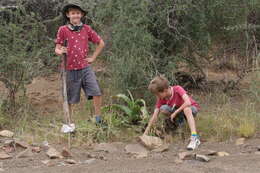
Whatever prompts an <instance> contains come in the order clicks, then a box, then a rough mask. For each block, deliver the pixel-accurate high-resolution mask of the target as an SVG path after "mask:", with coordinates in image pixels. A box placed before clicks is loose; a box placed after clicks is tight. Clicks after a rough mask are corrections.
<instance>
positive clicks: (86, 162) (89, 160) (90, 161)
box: [82, 158, 96, 164]
mask: <svg viewBox="0 0 260 173" xmlns="http://www.w3.org/2000/svg"><path fill="white" fill-rule="evenodd" d="M95 160H96V159H94V158H93V159H88V160H85V161H83V162H82V163H84V164H91V163H93V162H94V161H95Z"/></svg>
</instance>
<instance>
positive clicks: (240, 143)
mask: <svg viewBox="0 0 260 173" xmlns="http://www.w3.org/2000/svg"><path fill="white" fill-rule="evenodd" d="M245 140H246V139H245V138H239V139H237V140H236V145H243V144H244V143H245Z"/></svg>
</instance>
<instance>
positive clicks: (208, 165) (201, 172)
mask: <svg viewBox="0 0 260 173" xmlns="http://www.w3.org/2000/svg"><path fill="white" fill-rule="evenodd" d="M0 93H5V91H4V88H3V86H2V85H0ZM27 94H28V96H29V98H30V99H31V101H32V103H33V105H35V106H37V107H38V108H39V109H40V111H41V112H42V113H43V114H44V113H46V114H48V113H53V112H56V111H59V110H60V108H61V103H62V99H61V96H60V81H59V74H53V75H51V76H49V77H46V78H36V79H35V80H34V81H33V82H32V84H30V85H29V86H28V88H27ZM187 142H188V141H186V142H185V143H182V142H177V143H176V142H175V143H172V144H171V145H170V148H169V150H168V151H166V152H163V153H154V152H149V154H148V157H146V158H140V159H136V158H133V157H132V156H131V155H128V154H126V152H125V151H124V148H125V146H126V145H127V144H126V143H112V145H113V146H115V148H117V150H116V151H114V152H112V153H110V152H95V151H94V150H92V149H86V148H73V149H72V150H71V152H72V154H73V157H72V159H73V160H75V161H76V164H73V165H71V164H66V163H65V159H52V160H50V159H49V158H48V157H47V155H46V153H45V152H44V151H41V152H40V153H34V154H33V156H31V157H25V158H12V159H7V160H0V168H1V166H2V168H3V170H2V171H1V169H0V172H8V173H31V172H33V173H58V172H63V173H71V172H74V173H83V172H84V173H85V172H91V173H92V172H93V173H104V172H109V173H146V172H150V173H170V172H181V173H191V172H192V173H222V172H228V173H230V172H231V173H232V172H234V173H245V172H246V173H259V172H260V151H258V149H257V147H258V146H260V135H259V137H255V138H253V139H248V140H246V141H245V143H244V144H243V145H239V146H237V145H235V142H234V141H229V142H226V143H217V142H214V143H211V142H203V143H202V145H201V146H200V148H199V149H198V150H196V151H195V152H196V153H198V154H203V153H204V151H207V150H214V151H225V152H228V153H229V154H230V155H229V156H224V157H219V156H209V157H210V159H211V160H210V161H209V162H201V161H198V160H193V159H192V160H184V161H183V162H182V163H178V162H176V159H177V158H178V153H180V152H183V151H186V150H185V147H186V145H187ZM55 148H56V149H58V150H59V149H61V148H62V146H57V145H55ZM89 153H91V154H94V155H98V156H102V157H105V158H106V159H105V160H104V159H92V158H89ZM46 160H48V163H47V164H46V163H43V162H44V161H46Z"/></svg>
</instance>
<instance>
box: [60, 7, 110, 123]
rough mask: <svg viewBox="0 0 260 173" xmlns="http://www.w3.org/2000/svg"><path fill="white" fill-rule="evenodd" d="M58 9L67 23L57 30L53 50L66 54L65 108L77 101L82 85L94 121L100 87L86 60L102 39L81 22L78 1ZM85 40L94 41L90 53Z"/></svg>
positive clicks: (98, 119) (92, 58)
mask: <svg viewBox="0 0 260 173" xmlns="http://www.w3.org/2000/svg"><path fill="white" fill-rule="evenodd" d="M62 12H63V16H64V18H65V19H66V20H67V22H68V24H67V25H64V26H61V27H60V28H59V30H58V33H57V39H56V42H55V43H56V47H55V53H56V54H57V55H60V56H61V55H63V54H64V53H65V54H66V55H67V63H66V64H65V68H66V70H67V93H68V94H67V95H68V103H69V110H70V112H72V111H71V110H72V104H76V103H79V101H80V91H81V88H82V89H83V90H84V92H85V95H86V97H87V98H88V99H92V98H93V102H94V109H95V119H96V123H100V122H101V111H100V110H101V102H102V98H101V91H100V88H99V85H98V82H97V80H96V76H95V73H94V72H93V70H92V69H91V66H90V64H91V63H93V62H94V61H95V60H96V58H97V56H98V55H99V54H100V52H101V51H102V49H103V47H104V46H105V44H104V41H103V40H102V39H101V38H100V36H99V35H98V34H97V33H96V32H95V31H94V30H93V29H92V28H91V27H90V26H88V25H86V24H83V23H82V21H81V20H82V18H83V17H85V16H86V11H85V10H83V9H82V8H81V7H80V5H79V4H77V3H72V4H67V5H66V6H65V7H64V8H63V11H62ZM89 41H90V42H92V43H94V44H97V47H96V49H95V51H94V53H93V54H92V55H90V54H89ZM65 44H66V45H65Z"/></svg>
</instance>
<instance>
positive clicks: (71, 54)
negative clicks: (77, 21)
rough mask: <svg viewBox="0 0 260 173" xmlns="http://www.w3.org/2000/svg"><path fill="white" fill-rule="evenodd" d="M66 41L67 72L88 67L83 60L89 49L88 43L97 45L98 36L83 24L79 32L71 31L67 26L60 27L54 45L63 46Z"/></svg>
mask: <svg viewBox="0 0 260 173" xmlns="http://www.w3.org/2000/svg"><path fill="white" fill-rule="evenodd" d="M65 40H67V50H68V53H67V65H66V69H67V70H80V69H83V68H85V67H87V66H88V62H87V61H86V60H85V59H86V57H87V55H88V51H89V47H88V42H89V41H91V42H92V43H95V44H97V43H99V42H100V40H101V38H100V36H99V35H98V34H97V33H96V32H95V31H94V30H93V29H92V28H91V27H90V26H88V25H86V24H84V25H83V28H82V29H81V30H80V32H75V31H71V30H70V29H69V28H68V26H67V25H64V26H61V27H60V28H59V30H58V33H57V39H56V41H55V43H56V44H61V45H63V44H64V41H65Z"/></svg>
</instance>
